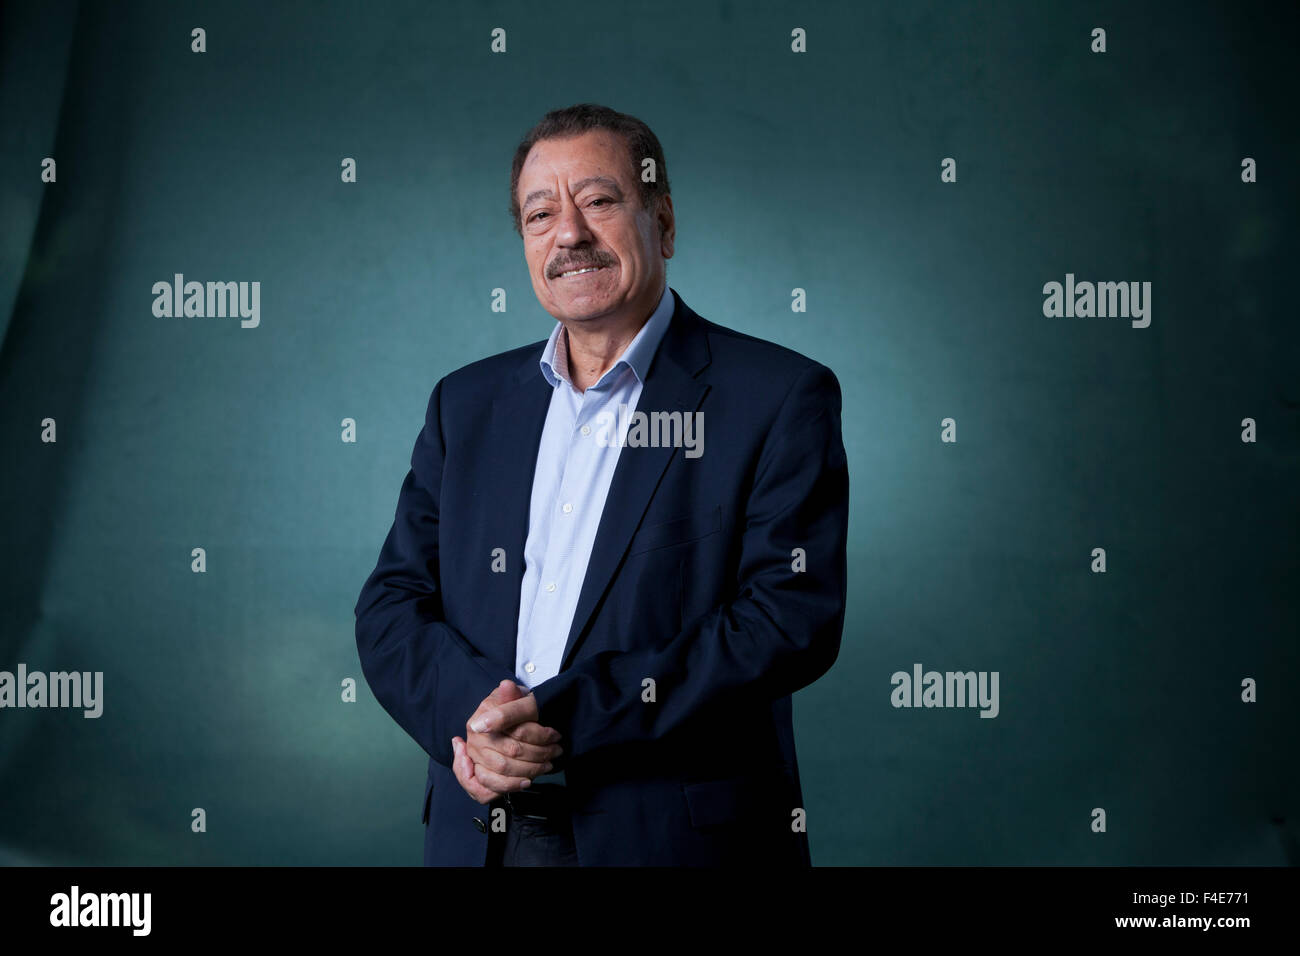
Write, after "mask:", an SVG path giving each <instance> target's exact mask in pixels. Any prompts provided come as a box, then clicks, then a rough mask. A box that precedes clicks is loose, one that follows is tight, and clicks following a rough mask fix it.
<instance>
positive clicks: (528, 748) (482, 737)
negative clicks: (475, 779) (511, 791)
mask: <svg viewBox="0 0 1300 956" xmlns="http://www.w3.org/2000/svg"><path fill="white" fill-rule="evenodd" d="M465 743H466V744H467V745H468V746H469V751H470V756H471V757H473V758H474V762H475V763H484V762H485V760H484V757H483V755H484V754H485V753H488V752H491V753H495V754H499V755H500V757H501V758H504V759H506V760H520V761H523V762H525V763H545V762H546V761H548V760H554V759H555V758H556V757H558V756H559V755H560V754H561V753H563V752H564V751H563V750H562V749H561V748H560V747H558V746H556V745H554V744H530V743H527V742H525V741H522V740H518V739H516V738H514V737H511V736H510V735H509V734H476V733H470V734H469V735H468V736H467V737H466V738H465ZM489 766H490V767H491V769H493V770H495V771H496V772H497V773H503V772H504V771H503V769H502V768H501V767H499V766H497V765H496V764H495V763H490V764H489ZM513 776H516V777H517V776H519V774H513Z"/></svg>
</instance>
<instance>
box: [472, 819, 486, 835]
mask: <svg viewBox="0 0 1300 956" xmlns="http://www.w3.org/2000/svg"><path fill="white" fill-rule="evenodd" d="M474 826H475V827H477V828H478V832H479V833H487V824H486V823H484V822H483V818H482V817H475V818H474Z"/></svg>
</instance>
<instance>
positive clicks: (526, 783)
mask: <svg viewBox="0 0 1300 956" xmlns="http://www.w3.org/2000/svg"><path fill="white" fill-rule="evenodd" d="M531 784H532V781H531V780H529V779H528V778H527V777H525V778H524V782H523V786H525V787H527V786H530V785H531Z"/></svg>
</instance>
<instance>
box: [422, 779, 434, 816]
mask: <svg viewBox="0 0 1300 956" xmlns="http://www.w3.org/2000/svg"><path fill="white" fill-rule="evenodd" d="M432 799H433V776H432V775H430V776H429V779H428V780H426V781H425V783H424V815H423V816H422V817H421V818H420V822H421V823H425V824H427V823H428V822H429V803H430V801H431V800H432Z"/></svg>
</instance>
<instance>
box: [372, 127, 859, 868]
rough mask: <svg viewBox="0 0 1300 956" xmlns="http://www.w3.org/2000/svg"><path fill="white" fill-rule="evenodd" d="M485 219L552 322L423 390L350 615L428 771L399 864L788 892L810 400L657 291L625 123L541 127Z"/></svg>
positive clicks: (647, 202) (830, 563)
mask: <svg viewBox="0 0 1300 956" xmlns="http://www.w3.org/2000/svg"><path fill="white" fill-rule="evenodd" d="M646 170H648V171H649V173H648V174H646V175H643V171H646ZM511 212H512V215H513V217H514V220H515V228H516V231H518V232H519V233H520V235H521V237H522V239H523V242H524V255H525V258H526V260H527V263H528V269H529V273H530V275H531V278H532V284H533V290H534V292H535V293H536V295H537V298H538V301H539V302H540V303H541V305H542V307H543V308H544V309H546V311H547V312H549V313H550V314H551V315H553V316H554V317H555V318H556V319H557V320H558V321H557V324H556V326H555V328H554V330H553V331H552V333H551V335H550V337H549V339H547V340H546V341H544V342H541V341H539V342H535V343H533V344H532V345H528V346H524V347H523V348H519V349H515V350H513V351H510V352H505V353H502V354H500V355H495V356H492V357H490V358H487V359H483V360H481V361H478V362H475V363H473V364H471V365H468V366H466V367H464V368H461V369H459V370H457V371H455V372H452V373H451V374H449V375H447V376H445V377H444V378H443V379H442V380H441V381H439V382H438V383H437V384H436V385H435V386H434V389H433V393H432V395H431V396H430V399H429V404H428V408H427V411H426V416H425V422H424V427H423V429H422V430H421V432H420V434H419V437H418V438H417V440H416V442H415V449H414V452H413V453H412V456H411V469H410V471H409V473H408V474H407V476H406V479H405V481H404V483H403V485H402V488H401V492H400V495H399V499H398V505H397V514H396V518H395V520H394V522H393V526H392V528H391V530H390V531H389V533H388V537H387V539H386V541H385V542H384V546H383V549H382V551H381V553H380V556H379V561H378V564H377V566H376V567H375V570H374V572H373V573H372V574H371V575H370V578H369V579H368V580H367V581H366V584H365V586H364V588H363V589H362V591H361V595H360V598H359V600H358V601H357V605H356V615H357V628H356V637H357V647H358V651H359V653H360V657H361V664H362V671H363V673H364V674H365V677H366V680H367V681H368V682H369V685H370V687H371V688H372V689H373V691H374V694H375V697H376V698H377V699H378V701H379V702H380V704H381V705H382V706H383V707H384V709H385V710H387V711H388V713H389V714H390V715H391V716H392V717H393V719H394V720H396V721H397V722H398V724H400V725H401V726H402V727H403V728H404V729H405V730H406V731H407V733H409V734H410V735H411V736H412V737H413V738H414V739H415V740H416V741H417V742H418V743H419V744H420V745H421V746H422V747H423V748H424V750H425V751H426V752H427V753H428V754H429V758H430V759H429V773H428V780H427V784H426V788H425V803H424V820H425V823H426V824H427V828H426V833H425V847H424V860H425V863H426V865H461V866H466V865H468V866H483V865H530V864H540V865H572V864H581V865H628V864H632V865H642V864H650V865H719V864H741V863H755V862H758V863H764V864H767V865H808V864H809V862H810V858H809V853H808V842H807V834H806V832H805V829H804V821H805V817H804V811H803V805H802V795H801V790H800V783H799V774H798V767H797V764H796V761H795V748H794V734H793V727H792V712H791V698H790V695H791V694H792V693H793V692H794V691H796V690H798V689H799V688H801V687H804V686H806V685H808V684H810V683H811V682H812V681H814V680H816V679H817V678H818V677H819V676H821V675H822V674H823V673H825V671H826V670H827V669H828V668H829V667H830V666H831V664H832V663H833V662H834V660H835V658H836V656H837V654H838V651H839V644H840V637H841V632H842V629H843V623H844V600H845V591H846V571H845V557H846V555H845V551H846V537H847V524H848V470H847V465H846V459H845V454H844V447H843V443H842V440H841V435H840V390H839V383H838V381H837V380H836V378H835V376H834V375H833V374H832V373H831V371H830V370H829V369H828V368H826V367H825V366H823V365H820V364H818V363H817V362H814V361H812V360H810V359H808V358H806V357H804V356H802V355H800V354H798V353H797V352H794V351H791V350H789V349H786V348H783V347H781V346H778V345H775V344H772V343H770V342H765V341H762V340H760V339H757V338H754V337H752V336H748V335H744V334H742V333H740V332H735V331H732V330H730V329H727V328H724V327H722V326H720V325H716V324H714V323H712V322H709V321H706V320H704V319H703V318H701V317H700V316H699V315H697V314H696V313H695V312H694V311H693V310H692V309H691V308H690V307H689V306H687V305H686V303H685V302H684V301H683V300H682V298H681V296H680V295H678V294H677V293H676V291H675V290H673V289H670V288H669V287H668V285H667V281H666V274H667V273H666V269H667V265H666V262H665V260H666V259H668V258H671V257H672V255H673V242H674V238H675V233H676V229H675V221H674V214H673V205H672V198H671V195H670V194H669V188H668V176H667V169H666V165H665V162H664V157H663V151H662V149H661V148H660V145H659V141H658V140H657V138H656V137H655V136H654V134H653V133H652V132H651V131H650V130H649V128H648V127H646V126H645V124H643V123H641V122H640V121H639V120H636V119H635V118H633V117H630V116H627V115H625V114H622V113H618V112H616V111H614V110H610V109H607V108H605V107H600V106H595V105H592V104H581V105H578V106H574V107H570V108H568V109H563V110H556V111H553V112H551V113H548V114H547V115H546V116H545V117H544V118H543V120H542V122H541V123H539V124H538V126H537V127H535V128H534V129H533V130H532V132H530V133H529V135H528V136H527V137H526V138H525V139H524V141H523V142H522V143H521V144H520V146H519V148H518V150H517V152H516V156H515V162H514V166H513V169H512V176H511ZM640 416H644V417H643V418H641V419H640V420H638V418H639V417H640ZM706 421H707V426H708V427H707V441H706V440H705V438H706V432H705V429H704V427H703V426H704V423H705V422H706Z"/></svg>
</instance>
